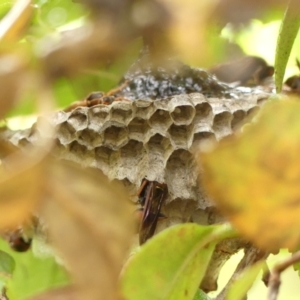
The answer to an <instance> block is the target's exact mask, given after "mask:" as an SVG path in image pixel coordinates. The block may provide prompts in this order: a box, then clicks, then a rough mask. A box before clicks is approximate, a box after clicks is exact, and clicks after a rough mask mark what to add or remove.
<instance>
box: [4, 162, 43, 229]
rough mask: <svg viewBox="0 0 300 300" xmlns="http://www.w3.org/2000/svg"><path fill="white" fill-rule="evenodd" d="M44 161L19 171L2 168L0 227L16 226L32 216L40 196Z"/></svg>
mask: <svg viewBox="0 0 300 300" xmlns="http://www.w3.org/2000/svg"><path fill="white" fill-rule="evenodd" d="M42 171H43V163H40V164H37V165H33V166H29V167H28V168H24V169H21V170H20V171H19V172H16V171H13V172H7V171H5V170H4V169H3V166H2V168H1V170H0V210H1V218H0V228H1V229H6V228H8V227H16V226H18V225H20V224H21V223H23V222H24V221H26V219H27V218H28V217H29V216H30V214H31V212H32V211H33V209H34V207H35V206H36V204H37V203H38V201H39V197H40V178H41V175H42Z"/></svg>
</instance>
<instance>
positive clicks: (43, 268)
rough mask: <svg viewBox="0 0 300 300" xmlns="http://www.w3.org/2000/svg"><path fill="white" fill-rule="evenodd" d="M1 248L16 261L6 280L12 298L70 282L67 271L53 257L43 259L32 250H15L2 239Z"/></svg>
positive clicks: (17, 299) (25, 296)
mask: <svg viewBox="0 0 300 300" xmlns="http://www.w3.org/2000/svg"><path fill="white" fill-rule="evenodd" d="M0 249H1V250H2V251H4V252H6V253H7V254H8V255H9V256H11V257H12V259H13V260H14V261H15V269H14V271H13V275H12V277H11V278H10V279H8V280H6V282H7V294H8V297H9V299H10V300H22V299H25V298H27V297H30V296H33V295H35V294H38V293H40V292H43V291H46V290H49V289H51V288H54V287H59V286H63V285H66V284H67V283H68V282H69V279H68V276H67V274H66V271H65V270H64V268H63V267H62V266H60V265H58V264H57V262H56V261H55V259H54V258H53V257H50V258H46V259H41V258H37V257H35V256H34V255H33V253H32V251H27V252H22V253H20V252H15V251H13V250H11V249H10V247H9V246H8V244H7V242H5V241H3V240H1V239H0Z"/></svg>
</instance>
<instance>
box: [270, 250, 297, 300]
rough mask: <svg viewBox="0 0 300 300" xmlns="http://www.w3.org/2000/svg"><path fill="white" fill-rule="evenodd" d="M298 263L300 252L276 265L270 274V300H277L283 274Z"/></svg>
mask: <svg viewBox="0 0 300 300" xmlns="http://www.w3.org/2000/svg"><path fill="white" fill-rule="evenodd" d="M297 262H300V251H298V252H296V253H294V254H293V255H292V256H290V257H289V258H287V259H285V260H284V261H282V262H281V263H278V264H277V265H275V267H274V268H273V270H272V272H271V274H270V280H269V284H268V287H269V290H268V300H276V299H277V296H278V291H279V287H280V284H281V280H280V275H281V273H282V272H283V271H285V270H286V269H287V268H289V267H290V266H292V265H293V264H295V263H297Z"/></svg>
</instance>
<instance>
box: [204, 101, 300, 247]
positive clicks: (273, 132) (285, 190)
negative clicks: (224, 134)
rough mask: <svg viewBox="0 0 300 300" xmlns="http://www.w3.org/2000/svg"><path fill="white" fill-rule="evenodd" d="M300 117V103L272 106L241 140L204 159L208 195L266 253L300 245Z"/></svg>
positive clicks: (226, 141) (234, 139) (227, 142)
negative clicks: (299, 157)
mask: <svg viewBox="0 0 300 300" xmlns="http://www.w3.org/2000/svg"><path fill="white" fill-rule="evenodd" d="M299 113H300V104H299V102H298V101H296V100H295V101H292V100H284V101H283V100H282V101H274V102H271V103H268V104H266V105H264V107H263V109H262V111H260V113H259V116H258V120H257V121H256V122H255V124H252V125H251V126H248V127H247V128H246V129H245V132H244V133H243V134H242V135H241V136H239V137H230V138H228V139H224V140H222V141H221V142H220V144H219V146H218V147H217V148H216V149H215V150H213V151H211V152H209V153H207V154H203V155H201V165H203V168H204V177H203V183H204V185H205V187H206V189H207V191H208V192H209V193H210V194H211V195H212V196H213V199H215V201H216V202H217V204H218V206H219V208H220V209H221V211H222V212H223V213H224V214H225V215H226V216H227V217H228V218H229V219H230V220H231V222H232V223H233V224H234V225H235V226H236V227H237V228H238V229H239V230H240V231H241V232H242V233H243V235H244V236H246V237H247V238H248V239H249V240H251V241H252V242H253V243H254V244H256V245H257V246H259V247H260V248H262V249H265V250H266V251H277V250H278V249H279V248H290V249H295V248H296V247H297V246H298V245H299V242H300V241H299V230H298V220H299V218H298V216H299V205H300V203H299V201H298V199H299V194H298V181H299V176H300V174H299V170H298V167H297V160H298V152H299V147H300V144H299V141H298V138H297V137H298V135H299V132H300V124H299V117H298V116H299ZM229 170H230V171H229ZM245 170H247V171H246V172H245ZM249 224H251V226H249ZM262 228H264V230H262Z"/></svg>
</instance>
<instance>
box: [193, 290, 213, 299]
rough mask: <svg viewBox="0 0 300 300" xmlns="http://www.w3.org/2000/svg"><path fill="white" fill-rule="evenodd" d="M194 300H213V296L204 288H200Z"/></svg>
mask: <svg viewBox="0 0 300 300" xmlns="http://www.w3.org/2000/svg"><path fill="white" fill-rule="evenodd" d="M193 300H211V298H210V297H209V296H208V295H207V294H205V293H204V292H203V291H202V290H200V289H198V290H197V292H196V295H195V296H194V299H193Z"/></svg>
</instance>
